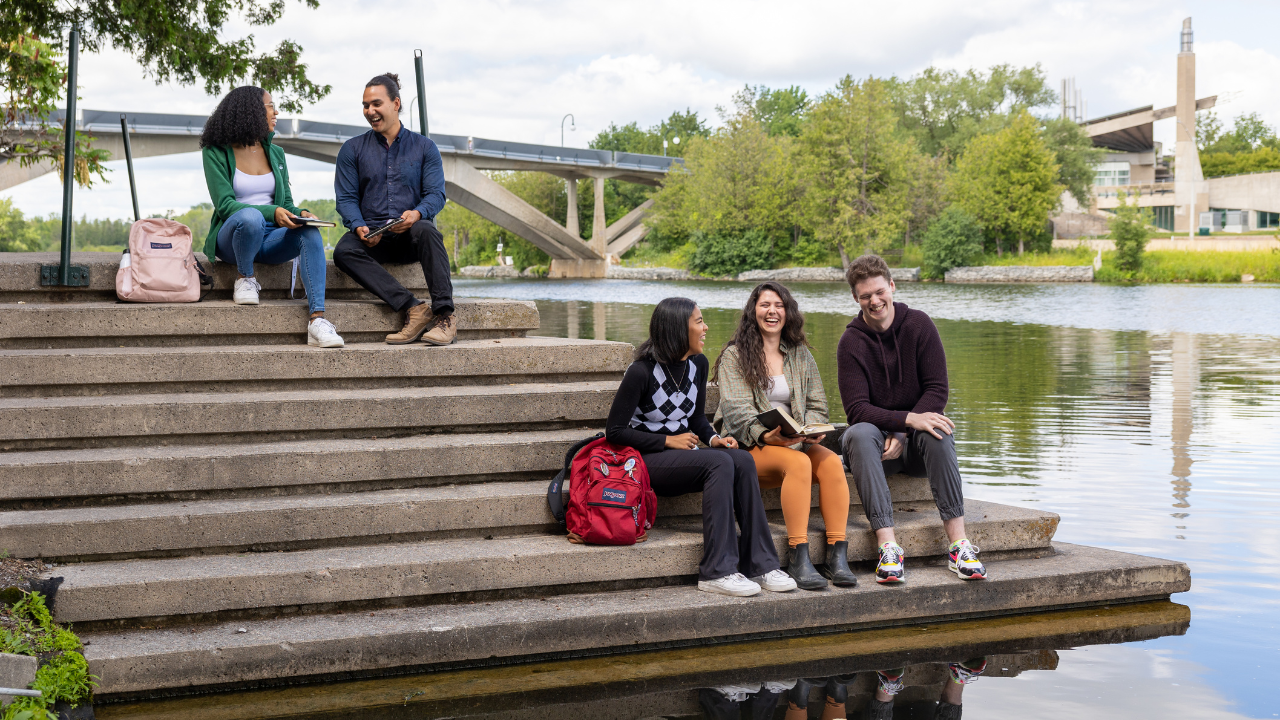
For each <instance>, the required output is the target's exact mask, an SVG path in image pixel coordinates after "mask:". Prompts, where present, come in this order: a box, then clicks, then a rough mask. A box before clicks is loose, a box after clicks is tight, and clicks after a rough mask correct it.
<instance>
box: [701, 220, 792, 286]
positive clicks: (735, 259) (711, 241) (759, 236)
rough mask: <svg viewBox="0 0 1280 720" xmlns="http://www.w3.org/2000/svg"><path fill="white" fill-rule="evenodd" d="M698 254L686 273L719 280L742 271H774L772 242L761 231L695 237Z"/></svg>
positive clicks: (702, 234)
mask: <svg viewBox="0 0 1280 720" xmlns="http://www.w3.org/2000/svg"><path fill="white" fill-rule="evenodd" d="M693 240H694V242H695V243H697V248H698V249H697V250H695V251H694V253H693V257H692V258H691V259H690V260H689V269H690V270H692V271H694V272H696V273H699V274H701V275H707V276H710V277H721V276H724V275H737V274H738V273H740V272H743V271H745V270H762V269H764V268H771V267H773V241H771V240H770V239H769V237H768V236H767V235H765V234H764V232H763V231H760V230H748V231H747V232H745V233H743V234H741V235H707V234H704V233H694V237H693Z"/></svg>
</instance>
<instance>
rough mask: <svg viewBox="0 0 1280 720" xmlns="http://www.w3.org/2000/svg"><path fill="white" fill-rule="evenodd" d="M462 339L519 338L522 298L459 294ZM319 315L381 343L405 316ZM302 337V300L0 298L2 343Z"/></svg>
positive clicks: (534, 316)
mask: <svg viewBox="0 0 1280 720" xmlns="http://www.w3.org/2000/svg"><path fill="white" fill-rule="evenodd" d="M455 314H456V316H457V322H458V337H459V339H462V340H476V339H483V338H501V337H522V336H524V335H525V334H526V333H527V332H528V331H530V330H534V329H537V327H538V309H537V307H536V306H535V305H534V304H533V303H532V302H531V301H527V300H489V299H481V298H457V299H456V301H455ZM325 317H327V318H328V319H329V320H330V321H331V322H332V323H333V324H334V325H335V326H336V327H337V328H338V333H339V334H340V335H342V337H343V339H345V340H346V341H347V342H351V343H360V342H382V341H383V339H384V338H385V337H386V335H387V334H388V333H392V332H396V331H397V330H399V329H400V328H401V327H402V326H403V325H404V318H403V315H401V314H400V313H397V312H394V311H393V310H392V309H391V308H390V307H388V306H387V305H385V304H383V303H381V302H377V301H349V300H348V301H343V300H333V301H326V302H325ZM306 342H307V303H306V301H305V300H265V301H263V302H262V304H260V305H235V304H233V303H232V302H231V301H230V300H206V301H204V302H198V303H173V304H135V303H116V302H64V303H5V304H0V349H41V348H43V349H50V348H87V347H157V346H159V347H165V346H179V347H182V346H185V347H189V346H197V345H198V346H211V345H288V344H295V345H296V344H302V345H305V344H306Z"/></svg>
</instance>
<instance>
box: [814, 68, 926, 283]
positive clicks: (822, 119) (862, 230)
mask: <svg viewBox="0 0 1280 720" xmlns="http://www.w3.org/2000/svg"><path fill="white" fill-rule="evenodd" d="M800 152H801V158H802V159H801V164H802V166H803V169H804V176H805V178H806V181H807V188H806V190H805V193H804V202H803V205H804V210H803V212H804V220H805V221H804V223H802V224H803V225H805V227H807V228H808V229H810V230H811V231H812V232H813V234H814V236H815V238H816V239H817V240H818V241H819V242H821V243H823V244H825V245H826V246H828V247H830V248H832V249H834V250H836V251H838V252H839V253H840V259H841V262H842V263H843V264H844V266H845V267H848V264H849V256H848V251H847V249H846V248H847V247H852V248H854V249H855V252H857V251H859V250H862V249H866V250H872V251H874V250H877V249H880V248H882V247H885V246H887V244H888V243H890V242H893V241H895V240H896V239H897V238H899V237H901V235H902V233H903V231H904V229H905V226H906V221H907V218H908V217H909V215H910V209H909V205H910V203H909V198H910V191H911V177H912V170H913V168H915V167H916V166H917V165H918V160H919V154H918V152H917V150H916V147H915V143H914V142H913V141H912V140H911V139H910V138H909V137H906V136H905V135H904V134H903V133H901V132H899V130H898V121H897V118H896V117H895V115H894V112H893V107H892V106H891V104H890V95H889V88H888V86H887V84H886V83H885V82H884V81H882V80H877V79H875V78H871V79H868V80H864V81H862V82H858V81H856V80H854V79H853V77H852V76H848V75H846V76H845V77H844V78H843V79H842V80H840V82H839V83H837V85H836V87H835V89H833V90H831V91H830V92H827V93H826V94H824V95H823V96H822V97H821V98H819V100H818V102H817V103H816V104H815V105H814V106H813V108H812V110H811V111H810V113H809V119H808V122H807V123H806V124H805V128H804V133H803V134H802V135H801V136H800Z"/></svg>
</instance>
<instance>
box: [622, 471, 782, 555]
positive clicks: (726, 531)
mask: <svg viewBox="0 0 1280 720" xmlns="http://www.w3.org/2000/svg"><path fill="white" fill-rule="evenodd" d="M644 465H645V468H646V469H648V471H649V482H650V484H651V485H652V486H653V491H654V492H655V493H657V494H658V495H661V496H662V497H674V496H676V495H684V494H686V493H694V492H700V493H702V563H701V564H700V565H698V579H699V580H715V579H717V578H722V577H724V576H726V575H732V574H733V573H736V572H740V573H742V574H743V575H746V576H747V577H756V576H758V575H763V574H765V573H767V572H769V571H770V570H777V569H778V568H779V567H781V563H779V562H778V551H777V549H776V548H775V547H774V545H773V536H772V535H771V534H770V532H769V520H768V519H767V518H766V517H765V515H764V502H763V501H762V500H761V499H760V483H759V481H758V480H757V479H756V462H755V460H753V459H752V458H751V453H748V452H747V451H746V450H730V449H727V448H700V449H697V450H670V449H668V450H663V451H662V452H656V453H652V454H649V455H645V456H644ZM735 517H736V518H737V521H738V527H739V528H741V530H742V535H741V537H739V536H738V533H737V532H736V531H735V529H734V527H733V522H734V518H735Z"/></svg>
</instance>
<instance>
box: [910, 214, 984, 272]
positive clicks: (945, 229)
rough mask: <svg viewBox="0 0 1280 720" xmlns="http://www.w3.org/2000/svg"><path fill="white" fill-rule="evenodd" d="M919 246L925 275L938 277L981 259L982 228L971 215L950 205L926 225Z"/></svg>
mask: <svg viewBox="0 0 1280 720" xmlns="http://www.w3.org/2000/svg"><path fill="white" fill-rule="evenodd" d="M920 244H921V248H922V249H923V250H924V271H925V274H926V275H927V276H929V277H934V278H940V277H942V276H943V275H945V274H946V273H947V271H948V270H950V269H951V268H956V267H963V266H966V265H971V264H973V263H974V262H975V261H977V259H978V258H979V257H981V256H982V228H981V227H979V226H978V221H977V220H974V219H973V216H972V215H970V214H969V213H967V212H965V211H964V210H961V209H960V208H959V207H957V206H955V205H951V206H949V207H948V208H947V209H946V210H943V211H942V214H941V215H939V216H938V217H937V218H936V219H935V220H934V221H933V222H932V223H931V224H930V225H929V229H928V230H926V231H925V233H924V237H923V238H921V240H920Z"/></svg>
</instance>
